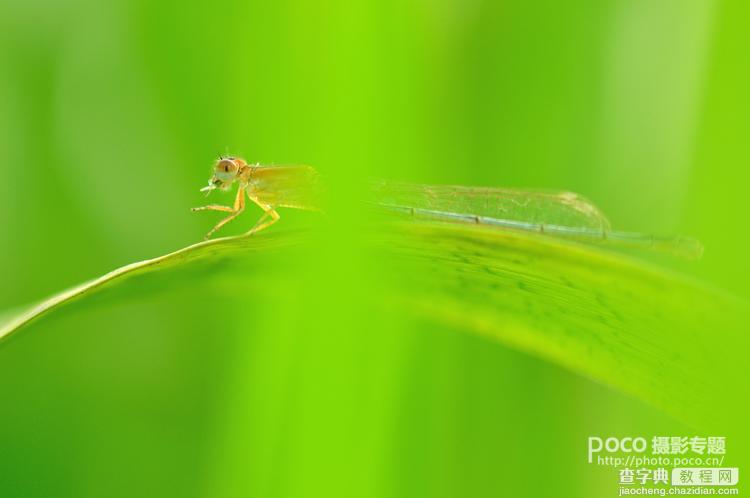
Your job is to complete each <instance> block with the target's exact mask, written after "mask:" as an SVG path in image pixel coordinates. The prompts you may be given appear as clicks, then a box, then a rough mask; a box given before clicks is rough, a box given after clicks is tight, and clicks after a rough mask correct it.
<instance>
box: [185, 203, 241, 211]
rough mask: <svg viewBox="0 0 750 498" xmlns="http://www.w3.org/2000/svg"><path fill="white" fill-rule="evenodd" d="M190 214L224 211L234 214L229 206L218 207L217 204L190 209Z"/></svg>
mask: <svg viewBox="0 0 750 498" xmlns="http://www.w3.org/2000/svg"><path fill="white" fill-rule="evenodd" d="M190 210H191V211H192V212H196V211H225V212H227V213H234V209H232V208H230V207H229V206H220V205H218V204H209V205H208V206H201V207H196V208H190Z"/></svg>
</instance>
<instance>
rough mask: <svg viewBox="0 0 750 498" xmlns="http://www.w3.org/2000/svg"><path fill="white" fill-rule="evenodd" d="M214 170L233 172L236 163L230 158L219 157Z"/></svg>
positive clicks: (235, 169) (235, 168)
mask: <svg viewBox="0 0 750 498" xmlns="http://www.w3.org/2000/svg"><path fill="white" fill-rule="evenodd" d="M216 171H217V172H219V173H235V172H236V171H237V163H235V162H234V161H232V160H231V159H221V160H220V161H219V162H218V163H217V164H216Z"/></svg>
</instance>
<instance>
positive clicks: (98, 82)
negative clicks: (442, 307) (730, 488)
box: [0, 0, 750, 497]
mask: <svg viewBox="0 0 750 498" xmlns="http://www.w3.org/2000/svg"><path fill="white" fill-rule="evenodd" d="M748 14H750V6H748V4H747V3H746V2H741V1H739V0H725V1H702V0H693V1H691V2H684V1H677V0H669V1H661V2H653V1H646V0H635V1H627V2H626V1H600V2H583V1H576V2H554V1H543V2H524V1H521V0H512V1H481V0H415V1H411V2H403V1H398V2H397V1H390V0H385V1H382V0H381V1H365V0H354V1H346V2H327V1H320V2H306V1H296V0H281V1H276V2H258V1H238V0H216V1H214V2H190V3H184V2H148V1H143V0H115V1H109V2H94V1H91V0H78V1H75V0H71V1H50V0H30V1H28V0H27V1H16V0H3V1H2V3H0V103H1V104H0V173H2V176H1V178H2V182H0V227H2V230H1V231H0V278H1V280H0V282H1V286H0V310H8V309H12V308H16V307H19V306H22V305H25V304H27V303H29V302H32V301H35V300H39V299H41V298H43V297H45V296H47V295H49V294H52V293H54V292H56V291H58V290H61V289H63V288H65V287H68V286H71V285H74V284H76V283H79V282H81V281H83V280H86V279H89V278H92V277H94V276H97V275H100V274H102V273H104V272H106V271H108V270H111V269H113V268H115V267H118V266H120V265H123V264H126V263H129V262H133V261H137V260H140V259H144V258H147V257H153V256H156V255H159V254H162V253H166V252H169V251H172V250H175V249H177V248H179V247H182V246H185V245H188V244H190V243H193V242H195V241H197V240H199V239H200V237H202V235H203V234H204V233H205V232H206V231H207V230H208V229H209V228H210V227H211V226H212V224H213V223H214V222H215V221H216V220H217V219H218V218H217V217H212V216H211V215H210V214H206V213H200V214H191V213H190V212H189V208H190V207H191V206H196V205H201V204H203V203H204V199H203V197H202V196H201V195H200V194H199V193H198V189H199V188H200V187H202V186H203V185H205V182H206V179H207V178H208V176H209V173H210V167H211V163H212V161H213V160H214V159H215V158H216V157H217V155H218V154H219V153H223V152H225V151H228V152H230V153H232V154H236V155H239V156H241V157H245V158H246V159H247V160H248V161H253V162H254V161H260V162H264V163H307V164H311V165H314V166H315V167H316V168H318V169H319V170H320V171H321V172H322V173H323V175H325V177H326V179H327V180H328V185H329V189H330V192H331V194H332V195H331V199H330V202H331V209H330V211H331V214H330V215H331V217H332V218H334V219H337V220H340V221H342V222H348V223H350V225H352V226H354V225H355V223H353V222H354V221H355V220H356V218H357V217H358V216H359V214H360V213H359V211H360V208H359V207H358V205H357V204H356V202H355V200H356V199H357V198H358V197H359V195H360V193H359V191H358V187H357V186H358V185H362V183H363V181H364V180H365V179H366V178H368V177H370V176H378V177H385V178H390V179H399V180H408V181H418V182H422V183H456V184H467V185H489V186H521V187H544V188H558V189H569V190H573V191H577V192H580V193H582V194H584V195H585V196H587V197H589V198H591V199H592V200H594V201H595V202H596V203H597V204H599V205H600V206H601V207H602V209H603V210H604V212H606V213H608V214H609V215H610V218H611V220H612V222H613V225H614V226H616V227H618V228H620V229H627V230H637V231H645V232H657V233H681V234H686V235H691V236H695V237H698V238H700V239H701V240H703V242H704V243H705V245H706V254H705V257H704V258H703V259H702V260H700V261H698V262H691V263H686V262H680V261H671V260H668V259H660V258H657V259H655V262H657V263H658V264H662V265H666V266H670V267H673V268H674V269H676V270H678V271H681V272H684V273H688V274H691V275H693V276H694V277H696V278H699V279H701V280H704V281H707V282H709V283H710V284H711V285H714V286H716V287H718V288H721V289H725V290H727V291H729V292H731V293H733V294H736V295H738V296H740V297H742V298H747V297H749V296H750V283H748V282H749V281H748V279H747V275H748V274H750V271H749V270H750V264H749V263H748V261H749V259H748V258H747V256H746V252H747V249H746V248H747V246H748V244H749V243H750V235H748V230H747V215H748V214H750V212H749V210H748V208H747V205H746V199H745V198H746V189H747V185H748V184H750V172H748V164H749V162H748V160H749V159H750V142H749V141H748V138H747V137H748V132H749V131H750V97H749V96H748V93H747V89H748V88H750V78H749V77H748V76H749V75H750V69H749V68H748V65H747V64H746V59H747V53H748V50H750V31H749V30H748V29H747V28H748ZM229 199H230V196H229V195H226V197H224V199H223V200H226V201H227V202H229ZM214 200H220V199H218V196H217V197H216V198H214ZM254 214H257V213H255V212H253V213H252V214H247V215H244V216H243V217H242V218H240V220H238V221H235V222H234V223H233V226H230V227H229V229H228V231H227V233H239V232H240V231H241V230H242V229H243V228H244V229H246V228H247V227H249V226H251V224H252V223H253V222H254V219H253V215H254ZM282 217H283V219H282V223H285V224H286V226H306V225H307V224H308V223H315V221H314V220H313V218H314V217H315V215H311V214H307V213H290V212H289V211H284V212H282ZM277 228H278V227H274V229H277ZM361 235H362V233H361V232H359V231H358V230H357V229H355V228H352V229H351V230H349V231H341V232H337V233H334V234H333V235H331V237H329V238H328V239H327V242H326V243H324V244H322V245H321V247H319V249H318V251H317V252H316V253H312V254H309V255H308V256H309V257H305V258H303V261H300V262H298V263H297V264H299V265H300V268H301V270H300V271H299V276H298V278H297V280H296V281H295V284H294V285H293V286H291V287H289V288H281V289H257V292H256V293H252V294H249V295H246V296H231V298H230V297H227V296H222V295H220V293H217V292H216V291H215V288H212V287H211V286H205V287H204V286H202V285H200V282H199V281H198V282H196V285H195V286H192V287H189V288H184V289H181V290H179V291H169V292H164V293H163V294H158V295H156V296H153V295H152V296H150V297H149V298H148V299H138V298H137V297H134V298H132V299H128V300H125V301H123V302H121V303H119V304H109V305H107V306H102V307H99V308H96V309H92V310H91V311H89V312H86V313H83V314H79V315H75V316H64V317H60V318H54V317H51V318H50V319H49V320H44V321H42V322H39V323H37V324H35V325H34V326H33V327H31V328H29V330H27V331H26V332H25V333H24V334H22V336H21V337H19V338H17V339H16V340H14V341H12V342H10V343H8V344H5V345H3V347H2V349H0V495H2V496H14V497H15V496H19V497H20V496H23V497H36V496H40V497H41V496H45V497H46V496H56V497H67V496H70V497H101V496H108V497H119V496H122V497H132V496H144V497H145V496H154V497H157V496H158V497H164V496H195V497H204V496H210V497H214V496H221V497H229V496H263V497H274V496H279V497H287V496H327V497H333V496H358V497H362V496H403V497H415V496H431V497H434V496H596V497H599V496H610V495H614V492H615V485H614V483H615V477H614V476H613V475H612V473H611V472H607V471H603V470H601V469H595V468H591V467H589V466H588V465H587V464H586V462H585V457H586V455H585V450H586V448H585V445H586V438H587V437H588V436H589V435H597V434H598V435H604V436H606V435H610V434H612V435H644V436H649V435H652V434H654V433H664V434H669V435H672V434H675V435H679V434H681V433H688V434H692V433H693V432H696V431H695V430H694V429H692V428H686V427H684V426H682V425H681V424H680V423H679V422H677V421H675V420H673V419H671V418H669V417H668V416H666V415H664V414H661V413H659V412H658V411H656V410H655V409H653V408H652V407H650V406H648V405H646V404H644V403H642V402H640V401H638V400H635V399H632V398H630V397H627V396H625V395H622V394H620V393H618V392H616V391H614V390H611V389H609V388H607V387H605V386H601V385H599V384H597V383H595V382H592V381H590V380H587V379H583V378H580V377H578V376H576V375H573V374H571V373H568V372H567V371H565V370H563V369H561V368H558V367H556V366H553V365H549V364H546V363H545V362H543V361H541V360H538V359H536V358H531V357H528V356H526V355H523V354H521V353H518V352H515V351H512V350H509V349H506V348H504V347H503V346H501V345H498V344H495V343H492V342H490V341H487V340H484V339H481V338H477V337H473V336H469V335H465V334H464V333H463V332H462V331H459V330H451V329H448V328H441V327H437V326H435V325H433V324H426V323H416V322H415V321H413V320H408V319H406V318H405V317H399V316H390V315H378V314H374V313H373V310H372V309H371V308H370V306H369V305H368V301H369V297H370V295H369V293H370V292H372V291H371V290H369V286H368V282H369V281H370V280H371V279H372V278H374V275H375V274H376V272H377V269H376V268H372V267H369V266H368V259H367V252H366V251H365V250H361V248H360V247H359V245H358V239H359V237H360V236H361ZM644 257H646V256H644ZM282 263H283V262H282ZM717 409H721V408H720V407H719V408H717ZM699 435H700V434H699ZM719 435H721V434H719ZM733 445H735V446H734V447H737V446H740V445H741V441H736V442H735V441H733V440H731V439H730V440H729V441H728V447H729V450H728V453H729V454H730V457H731V453H732V451H733ZM736 463H737V462H735V464H736Z"/></svg>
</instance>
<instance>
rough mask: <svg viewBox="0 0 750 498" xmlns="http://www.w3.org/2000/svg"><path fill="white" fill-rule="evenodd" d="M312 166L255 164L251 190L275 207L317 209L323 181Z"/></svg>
mask: <svg viewBox="0 0 750 498" xmlns="http://www.w3.org/2000/svg"><path fill="white" fill-rule="evenodd" d="M318 176H319V175H318V172H317V171H315V170H314V169H313V168H311V167H310V166H256V167H254V168H253V171H252V173H251V175H250V179H249V181H248V188H247V190H248V192H249V193H250V194H251V195H253V196H254V197H256V198H257V199H258V200H259V201H261V202H264V203H266V204H270V205H271V206H274V207H289V208H297V209H310V210H318V209H319V205H320V192H321V190H320V181H319V178H318Z"/></svg>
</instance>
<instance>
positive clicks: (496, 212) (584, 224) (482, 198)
mask: <svg viewBox="0 0 750 498" xmlns="http://www.w3.org/2000/svg"><path fill="white" fill-rule="evenodd" d="M372 189H373V194H374V196H375V199H374V201H375V202H377V203H379V204H385V205H391V206H402V207H409V208H417V209H424V210H429V211H439V212H444V213H455V214H461V215H474V216H479V217H486V218H494V219H498V220H508V221H518V222H524V223H529V224H534V225H554V226H561V227H571V228H585V229H591V230H598V231H608V230H609V229H610V224H609V221H608V220H607V218H606V217H605V216H604V214H603V213H602V212H601V211H600V210H599V208H597V207H596V206H595V205H594V204H592V203H591V202H589V201H588V200H586V199H585V198H583V197H581V196H580V195H578V194H574V193H572V192H555V191H549V192H548V191H533V190H521V189H503V188H484V187H462V186H452V185H413V184H408V183H398V182H388V181H385V180H377V181H374V182H373V183H372Z"/></svg>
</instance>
